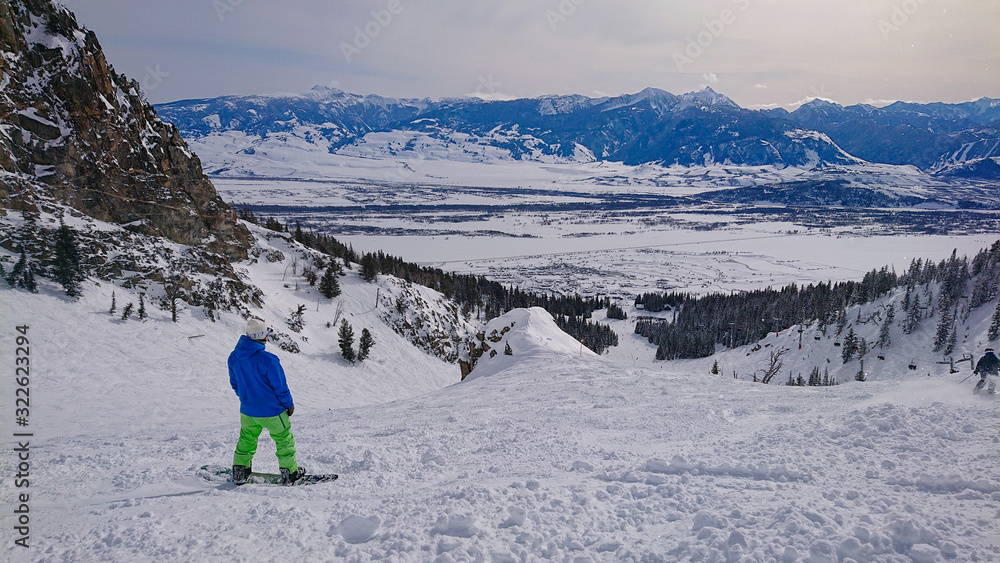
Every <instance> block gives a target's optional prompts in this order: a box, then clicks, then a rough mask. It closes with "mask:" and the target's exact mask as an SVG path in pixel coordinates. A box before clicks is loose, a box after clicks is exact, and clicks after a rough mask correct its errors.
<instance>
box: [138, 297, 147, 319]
mask: <svg viewBox="0 0 1000 563" xmlns="http://www.w3.org/2000/svg"><path fill="white" fill-rule="evenodd" d="M144 295H145V294H143V293H140V294H139V320H140V321H144V320H146V316H147V315H146V300H145V298H144V297H143V296H144Z"/></svg>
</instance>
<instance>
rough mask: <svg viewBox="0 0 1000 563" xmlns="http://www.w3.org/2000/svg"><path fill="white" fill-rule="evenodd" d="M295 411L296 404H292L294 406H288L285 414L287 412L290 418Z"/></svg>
mask: <svg viewBox="0 0 1000 563" xmlns="http://www.w3.org/2000/svg"><path fill="white" fill-rule="evenodd" d="M294 412H295V405H292V406H290V407H288V408H287V409H285V414H287V415H288V417H289V418H291V416H292V413H294Z"/></svg>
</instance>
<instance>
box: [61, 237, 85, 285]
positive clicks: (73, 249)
mask: <svg viewBox="0 0 1000 563" xmlns="http://www.w3.org/2000/svg"><path fill="white" fill-rule="evenodd" d="M55 246H56V248H55V250H56V266H55V278H56V281H57V282H59V283H60V284H61V285H62V286H63V291H65V292H66V295H68V296H70V297H79V295H80V282H81V281H82V280H83V278H84V276H83V269H82V265H81V260H80V248H79V246H78V245H77V243H76V232H74V231H73V229H72V228H70V227H69V226H68V225H66V223H62V224H61V225H59V229H57V230H56V245H55Z"/></svg>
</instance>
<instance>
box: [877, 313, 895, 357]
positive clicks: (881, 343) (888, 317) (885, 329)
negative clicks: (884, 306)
mask: <svg viewBox="0 0 1000 563" xmlns="http://www.w3.org/2000/svg"><path fill="white" fill-rule="evenodd" d="M895 319H896V304H895V303H890V304H889V310H888V311H886V312H885V322H883V323H882V330H881V331H879V334H878V347H879V348H885V347H886V346H889V345H891V344H892V337H891V336H890V334H889V330H890V329H891V328H892V323H893V322H894V321H895Z"/></svg>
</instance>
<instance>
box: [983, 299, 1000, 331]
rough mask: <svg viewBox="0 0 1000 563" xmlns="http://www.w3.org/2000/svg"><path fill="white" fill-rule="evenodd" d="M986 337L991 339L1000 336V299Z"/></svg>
mask: <svg viewBox="0 0 1000 563" xmlns="http://www.w3.org/2000/svg"><path fill="white" fill-rule="evenodd" d="M986 337H987V338H989V339H990V340H996V339H997V338H1000V301H997V310H996V311H994V312H993V322H992V323H991V324H990V329H989V332H987V333H986Z"/></svg>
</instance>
